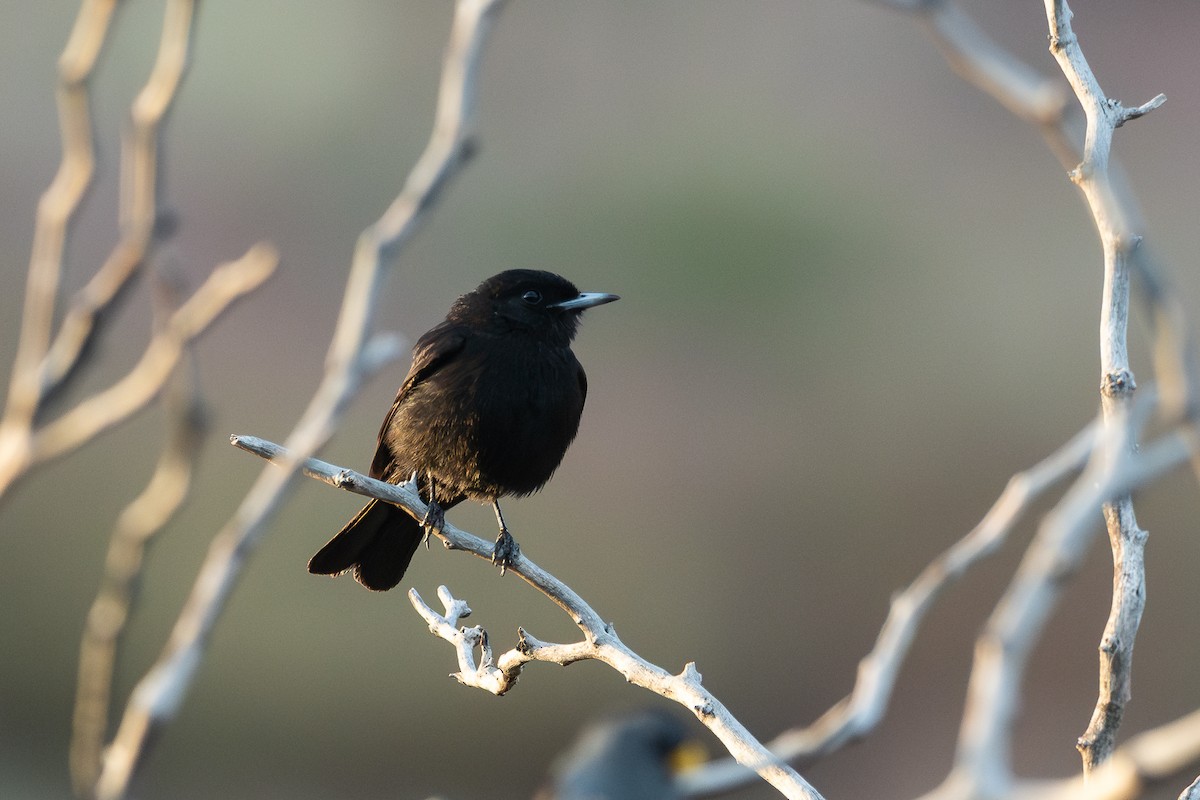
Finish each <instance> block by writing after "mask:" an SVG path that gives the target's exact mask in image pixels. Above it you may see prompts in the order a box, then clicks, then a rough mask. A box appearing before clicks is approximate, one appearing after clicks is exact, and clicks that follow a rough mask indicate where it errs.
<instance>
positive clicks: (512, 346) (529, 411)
mask: <svg viewBox="0 0 1200 800" xmlns="http://www.w3.org/2000/svg"><path fill="white" fill-rule="evenodd" d="M616 299H618V298H617V296H616V295H615V294H601V293H598V292H580V291H579V290H578V289H576V288H575V285H574V284H573V283H571V282H570V281H568V280H567V279H566V278H562V277H559V276H558V275H555V274H553V273H551V272H542V271H539V270H529V269H514V270H508V271H507V272H501V273H500V274H499V275H494V276H492V277H491V278H488V279H487V280H486V281H484V282H483V283H481V284H479V286H478V287H477V288H476V289H475V290H474V291H472V292H468V293H467V294H464V295H463V296H462V297H460V298H458V299H457V300H455V301H454V304H453V305H452V306H451V307H450V313H449V314H447V315H446V319H445V320H444V321H442V322H440V323H438V324H437V325H435V326H434V327H433V328H431V329H430V330H429V331H428V332H427V333H426V334H425V335H424V336H422V337H421V338H420V339H419V340H418V341H417V344H416V346H415V347H414V348H413V362H412V366H411V367H410V368H409V370H408V377H406V378H405V379H404V383H402V384H401V385H400V390H399V391H398V392H397V393H396V399H395V401H393V402H392V408H391V410H390V411H389V412H388V415H387V416H386V417H385V418H384V420H383V426H382V427H381V428H380V429H379V445H378V448H377V449H376V451H375V459H374V460H373V461H372V462H371V477H372V478H377V479H379V480H382V481H388V482H389V483H401V482H403V481H407V480H409V479H411V478H413V477H414V476H415V477H416V478H417V485H418V490H419V492H420V494H421V496H422V498H424V499H425V500H426V502H427V503H428V504H429V506H430V513H429V515H428V516H427V517H426V518H425V519H424V520H422V521H420V522H418V521H417V520H416V519H414V518H413V517H412V516H411V515H409V514H408V512H406V511H403V510H401V509H400V508H398V507H396V506H394V505H391V504H390V503H384V502H380V501H379V500H372V501H371V502H370V503H367V505H366V507H364V508H363V509H362V511H359V512H358V514H357V515H356V516H355V517H354V519H352V520H350V522H348V523H347V524H346V527H344V528H342V530H341V531H339V532H338V534H337V535H336V536H334V537H333V538H332V539H330V540H329V543H328V544H326V545H325V546H324V547H322V548H321V549H320V551H318V552H317V554H316V555H315V556H313V557H312V559H311V560H310V561H309V562H308V571H309V572H312V573H314V574H318V575H338V574H340V573H342V572H345V571H346V570H348V569H350V568H353V569H354V577H355V579H357V580H358V582H359V583H361V584H362V585H363V586H365V587H367V588H368V589H374V590H377V591H386V590H388V589H391V588H392V587H393V586H395V585H396V584H397V583H399V582H400V579H401V578H402V577H403V576H404V571H405V569H407V568H408V562H409V561H411V560H412V557H413V553H415V552H416V549H417V545H419V544H420V543H421V539H422V538H423V537H424V528H425V527H432V528H435V529H440V527H441V525H442V524H443V516H442V513H443V510H444V509H448V508H451V507H452V506H454V505H456V504H458V503H460V502H462V501H463V500H464V499H467V498H469V499H471V500H476V501H479V502H482V503H490V504H491V505H492V506H493V507H494V508H495V510H496V520H497V522H498V523H499V525H500V536H499V538H497V540H496V547H495V550H494V553H493V561H495V562H496V563H498V564H499V565H500V567H501V569H502V570H503V568H504V567H505V566H506V565H507V564H508V560H509V559H510V558H511V557H512V556H513V555H514V554H515V552H516V548H515V543H514V542H513V540H512V537H511V535H509V532H508V528H507V526H505V524H504V517H503V516H502V515H501V513H500V506H499V504H498V503H497V502H496V501H497V500H498V499H499V498H501V497H508V496H510V495H517V496H521V495H528V494H532V493H533V492H536V491H537V490H538V489H540V488H542V486H543V485H544V484H545V483H546V481H548V480H550V476H551V475H552V474H554V470H555V469H556V468H557V467H558V465H559V463H560V462H562V458H563V455H564V454H565V453H566V452H567V447H568V446H569V445H570V444H571V440H572V439H574V438H575V433H576V431H578V430H579V416H580V414H581V413H582V412H583V402H584V398H585V397H586V396H587V377H586V376H585V375H584V373H583V367H582V366H580V364H579V361H578V360H577V359H576V358H575V354H574V353H572V352H571V339H572V338H574V336H575V331H576V329H577V328H578V327H579V321H580V314H581V313H582V312H583V310H584V309H587V308H591V307H592V306H598V305H601V304H603V303H611V302H612V301H614V300H616Z"/></svg>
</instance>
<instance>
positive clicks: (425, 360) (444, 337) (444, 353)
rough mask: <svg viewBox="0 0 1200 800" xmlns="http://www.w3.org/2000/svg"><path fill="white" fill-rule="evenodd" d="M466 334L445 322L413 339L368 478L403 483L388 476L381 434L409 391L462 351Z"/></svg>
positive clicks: (390, 461) (388, 456) (390, 459)
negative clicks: (405, 370)
mask: <svg viewBox="0 0 1200 800" xmlns="http://www.w3.org/2000/svg"><path fill="white" fill-rule="evenodd" d="M466 334H467V331H466V329H465V328H464V327H463V326H462V325H460V324H458V323H452V322H450V321H449V320H447V321H444V322H441V323H438V324H437V325H435V326H433V327H432V328H430V329H429V330H428V331H426V332H425V335H424V336H422V337H421V338H420V339H418V340H417V343H416V345H415V346H414V347H413V361H412V366H411V367H409V368H408V375H407V376H406V377H405V378H404V383H402V384H400V388H399V390H397V392H396V399H395V400H393V401H392V407H391V408H390V409H388V413H387V416H386V417H384V418H383V424H382V425H380V426H379V436H378V445H377V447H376V449H375V458H374V459H373V460H372V461H371V477H372V478H375V479H377V480H389V479H393V480H394V479H396V478H397V477H399V479H400V480H407V478H408V476H393V475H389V474H388V473H389V472H390V471H391V468H392V464H393V454H392V452H391V451H390V450H389V449H388V447H387V445H386V444H385V443H384V435H385V434H386V433H387V430H388V428H389V427H390V426H391V424H392V417H394V416H395V415H396V409H398V408H400V405H401V404H402V403H403V402H404V399H405V398H406V397H407V396H408V394H409V392H411V391H412V390H413V388H414V387H416V386H417V385H419V384H420V383H421V381H423V380H425V379H426V378H428V377H429V376H430V375H432V374H433V373H435V372H437V371H438V370H439V369H441V368H442V367H443V366H444V365H445V364H446V363H447V362H448V361H450V360H451V359H453V358H454V356H456V355H458V353H459V352H461V351H462V349H463V345H464V343H465V342H466V340H467V336H466Z"/></svg>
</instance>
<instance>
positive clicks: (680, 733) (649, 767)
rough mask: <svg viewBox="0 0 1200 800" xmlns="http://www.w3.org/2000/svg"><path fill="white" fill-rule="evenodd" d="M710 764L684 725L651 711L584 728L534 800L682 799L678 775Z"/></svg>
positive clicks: (608, 720) (606, 720) (614, 718)
mask: <svg viewBox="0 0 1200 800" xmlns="http://www.w3.org/2000/svg"><path fill="white" fill-rule="evenodd" d="M703 761H704V753H703V749H702V747H701V746H700V744H699V742H696V741H695V740H694V739H692V738H691V737H690V736H689V735H688V732H687V729H686V728H685V727H684V725H683V723H682V722H681V721H680V720H678V719H677V718H675V717H674V716H672V715H670V714H667V713H666V712H664V711H659V710H657V709H654V710H646V711H641V712H636V713H631V714H625V715H622V716H617V717H613V718H610V719H605V720H602V721H599V722H596V723H593V724H592V725H590V726H588V727H587V728H585V729H584V731H583V733H582V734H580V736H579V739H578V740H577V741H576V742H575V744H574V745H573V746H572V747H571V749H570V750H568V751H566V752H565V753H563V754H562V755H561V756H560V757H559V758H558V759H557V760H556V762H555V764H554V767H553V768H552V770H551V778H550V780H549V781H548V782H547V784H546V786H544V787H543V788H542V789H541V790H540V791H539V792H538V793H537V794H536V795H534V800H678V799H679V798H681V797H682V796H683V795H682V794H680V793H679V791H678V790H677V789H676V787H675V776H676V774H677V773H679V772H681V771H683V770H684V769H686V768H688V767H694V766H697V765H698V764H700V763H702V762H703Z"/></svg>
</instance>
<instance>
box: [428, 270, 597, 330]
mask: <svg viewBox="0 0 1200 800" xmlns="http://www.w3.org/2000/svg"><path fill="white" fill-rule="evenodd" d="M617 299H618V297H617V296H616V295H615V294H605V293H603V292H581V291H579V289H577V288H576V287H575V284H573V283H571V282H570V281H569V280H567V279H566V278H564V277H562V276H560V275H555V274H554V273H553V272H545V271H542V270H535V269H510V270H508V271H506V272H501V273H500V274H499V275H493V276H492V277H490V278H488V279H487V280H485V281H484V282H483V283H481V284H479V286H477V287H476V288H475V290H474V291H472V292H468V293H467V294H464V295H463V296H462V297H460V298H458V300H456V301H455V303H454V307H453V308H452V309H451V310H450V318H451V319H458V320H461V321H464V322H472V323H474V324H483V325H488V326H492V325H496V326H501V327H503V328H504V329H523V330H529V331H533V332H537V333H539V334H540V335H543V336H547V337H549V338H550V339H551V341H552V342H554V343H555V344H560V345H563V346H565V345H567V344H569V343H570V342H571V339H572V338H574V336H575V331H576V329H577V328H578V327H579V319H580V315H581V314H582V313H583V311H584V310H585V309H588V308H591V307H592V306H599V305H603V304H604V303H611V302H612V301H614V300H617Z"/></svg>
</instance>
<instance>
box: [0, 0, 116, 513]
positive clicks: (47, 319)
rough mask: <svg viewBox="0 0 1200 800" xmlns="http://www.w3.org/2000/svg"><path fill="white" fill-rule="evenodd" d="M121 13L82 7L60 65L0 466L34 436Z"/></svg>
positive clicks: (110, 2) (90, 2)
mask: <svg viewBox="0 0 1200 800" xmlns="http://www.w3.org/2000/svg"><path fill="white" fill-rule="evenodd" d="M115 6H116V2H115V0H86V1H85V2H84V3H82V4H81V5H80V8H79V15H78V16H77V17H76V19H75V27H74V28H73V29H72V30H71V36H70V38H69V39H68V40H67V45H66V49H64V50H63V53H62V55H61V56H60V57H59V59H58V88H57V92H56V97H57V100H58V116H59V130H60V136H61V138H62V161H61V163H60V164H59V167H58V172H57V174H55V176H54V180H53V181H52V182H51V184H50V187H49V188H48V189H46V191H45V193H44V194H43V195H42V198H41V200H40V201H39V202H38V209H37V220H36V222H35V227H34V234H33V253H32V255H31V256H30V259H29V275H28V277H27V279H26V289H25V309H24V312H23V313H22V316H21V335H20V339H19V341H18V345H17V354H16V358H15V359H14V361H13V370H12V379H11V381H10V383H9V389H8V402H7V404H6V406H5V414H4V420H3V423H2V424H0V430H3V431H4V432H5V433H6V434H8V436H4V435H0V459H2V458H3V457H4V455H5V453H4V451H5V449H6V448H5V447H4V446H3V445H4V442H3V441H2V440H4V439H5V438H8V440H9V442H12V441H13V439H12V434H11V432H12V431H13V430H19V429H24V430H28V429H29V428H30V427H31V426H32V425H33V418H34V415H35V414H36V413H37V408H38V405H39V404H40V402H41V391H40V386H39V383H40V381H39V377H40V372H39V369H38V365H39V364H40V363H41V361H42V358H43V357H44V356H45V354H46V348H47V347H48V345H49V342H50V331H51V326H52V325H53V323H54V306H55V304H56V303H57V302H58V294H59V281H60V279H61V276H62V266H63V265H62V260H63V250H64V248H65V244H66V238H67V228H68V227H69V225H70V223H71V220H72V219H73V218H74V216H75V212H76V211H77V210H78V208H79V203H80V201H81V200H82V199H83V195H84V193H85V192H86V191H87V189H88V187H89V186H91V183H92V176H93V175H94V173H95V167H96V158H95V151H94V149H93V145H92V116H91V110H90V90H89V87H88V81H89V80H90V79H91V77H92V72H93V70H94V69H95V66H96V61H97V59H98V58H99V56H100V51H101V49H102V48H103V47H104V42H105V40H106V39H107V38H108V29H109V24H110V22H111V21H112V14H113V9H114V7H115ZM10 446H11V445H10ZM0 494H2V492H0Z"/></svg>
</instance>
